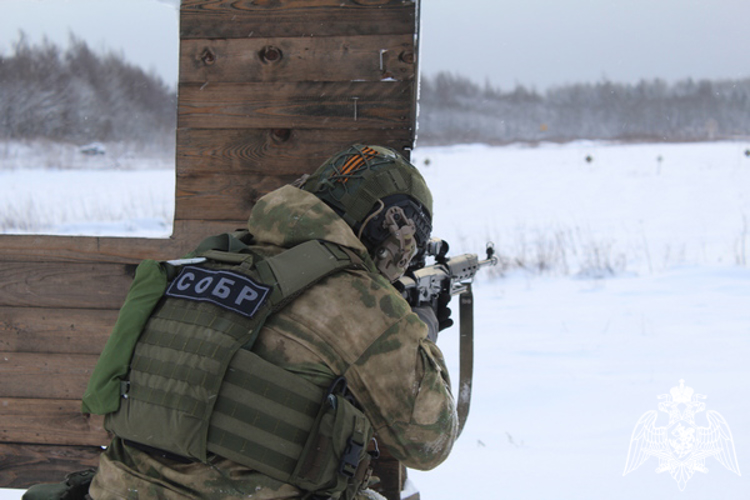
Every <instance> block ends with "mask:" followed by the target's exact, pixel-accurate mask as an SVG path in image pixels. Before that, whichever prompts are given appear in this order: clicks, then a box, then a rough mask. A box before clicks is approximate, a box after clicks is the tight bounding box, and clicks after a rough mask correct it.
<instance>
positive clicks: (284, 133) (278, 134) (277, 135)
mask: <svg viewBox="0 0 750 500" xmlns="http://www.w3.org/2000/svg"><path fill="white" fill-rule="evenodd" d="M291 136H292V131H291V130H290V129H288V128H276V129H273V130H272V131H271V137H272V138H273V140H274V141H276V142H286V141H288V140H289V138H290V137H291Z"/></svg>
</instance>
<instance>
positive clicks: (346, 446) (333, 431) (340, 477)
mask: <svg viewBox="0 0 750 500" xmlns="http://www.w3.org/2000/svg"><path fill="white" fill-rule="evenodd" d="M372 436H373V429H372V426H371V425H370V422H369V421H368V420H367V417H365V415H364V413H362V411H360V410H359V409H358V408H356V407H355V406H354V405H353V404H352V403H350V402H349V401H348V400H347V399H346V398H345V397H343V396H341V395H334V394H330V395H329V396H328V397H327V399H326V401H325V402H324V403H323V404H322V405H321V409H320V413H319V415H318V419H317V422H316V425H315V426H313V429H312V432H311V433H310V436H309V437H308V439H307V442H306V443H305V447H304V449H303V451H302V454H301V456H300V459H299V462H298V463H297V467H296V468H295V470H294V473H293V474H292V476H291V478H290V481H289V482H290V483H291V484H294V485H295V486H297V487H299V488H302V489H304V490H307V491H314V492H315V493H316V494H317V495H322V496H326V495H327V496H331V497H333V498H339V497H340V495H341V494H342V493H343V492H344V490H349V491H354V492H356V491H358V489H359V484H355V485H354V488H352V487H351V486H352V485H353V483H356V482H358V481H359V482H361V480H362V474H358V466H359V464H360V462H361V461H363V460H366V459H369V456H368V455H367V445H368V444H369V442H370V440H371V439H372ZM368 462H369V460H368Z"/></svg>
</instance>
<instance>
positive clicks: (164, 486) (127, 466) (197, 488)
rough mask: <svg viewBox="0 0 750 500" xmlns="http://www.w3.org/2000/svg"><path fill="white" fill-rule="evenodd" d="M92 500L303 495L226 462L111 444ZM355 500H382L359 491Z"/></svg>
mask: <svg viewBox="0 0 750 500" xmlns="http://www.w3.org/2000/svg"><path fill="white" fill-rule="evenodd" d="M89 495H90V496H91V498H92V499H93V500H188V499H189V500H220V499H221V500H233V499H237V500H239V499H243V500H247V499H252V500H286V499H301V498H302V497H303V496H304V492H303V491H301V490H299V489H298V488H295V487H294V486H292V485H290V484H286V483H283V482H281V481H278V480H276V479H272V478H270V477H268V476H266V475H264V474H261V473H260V472H257V471H254V470H252V469H249V468H247V467H245V466H243V465H240V464H238V463H236V462H232V461H231V460H227V459H225V458H221V457H214V459H213V460H211V462H210V463H209V464H202V463H197V462H195V463H187V464H185V463H179V462H175V461H173V460H169V459H166V458H161V457H155V456H152V455H149V454H147V453H144V452H142V451H139V450H136V449H134V448H130V447H127V446H124V445H122V443H121V441H120V440H119V439H115V440H114V441H113V442H112V445H111V446H110V447H109V448H108V449H107V451H106V452H104V453H103V454H102V456H101V458H100V459H99V469H98V470H97V473H96V476H94V480H93V481H92V483H91V487H90V489H89ZM355 499H356V500H385V499H384V498H383V497H382V496H381V495H379V494H378V493H376V492H374V491H372V490H364V491H362V492H360V493H359V494H358V495H357V496H356V497H355Z"/></svg>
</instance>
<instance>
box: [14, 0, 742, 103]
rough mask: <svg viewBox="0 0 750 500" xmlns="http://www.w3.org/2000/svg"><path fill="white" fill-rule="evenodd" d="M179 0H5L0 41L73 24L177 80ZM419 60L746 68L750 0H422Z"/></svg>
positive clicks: (506, 74)
mask: <svg viewBox="0 0 750 500" xmlns="http://www.w3.org/2000/svg"><path fill="white" fill-rule="evenodd" d="M176 5H177V0H0V7H1V8H2V10H1V11H0V12H2V14H1V15H0V51H3V52H5V53H7V52H8V50H9V48H10V43H11V41H12V40H15V39H17V33H18V30H19V29H24V30H25V31H26V32H27V33H28V34H29V35H30V38H31V39H32V40H39V39H41V36H42V34H43V33H46V34H47V36H48V37H49V38H50V39H52V40H54V41H58V42H60V43H64V42H65V41H66V40H67V36H68V35H67V33H68V32H69V31H73V32H74V33H76V34H78V35H79V36H81V37H83V38H85V39H86V40H88V41H89V43H90V45H91V46H92V47H93V48H94V49H100V50H101V49H109V50H122V51H123V52H124V54H125V55H126V57H127V58H128V59H129V60H131V61H133V62H135V63H138V64H140V65H142V66H143V67H145V68H146V69H154V70H156V71H157V72H158V73H159V74H160V75H161V76H162V78H163V79H164V80H165V81H167V82H168V83H170V84H174V83H175V82H176V81H177V54H178V46H179V44H178V13H177V7H176ZM421 9H422V37H421V43H422V45H421V56H422V59H421V69H422V72H423V73H426V74H429V75H432V74H435V73H437V72H438V71H453V72H456V73H459V74H462V75H464V76H468V77H470V78H471V79H473V80H475V81H476V82H478V83H484V82H485V80H489V81H490V82H492V83H493V84H494V85H496V86H500V87H501V88H504V89H508V88H510V87H513V86H515V84H516V83H520V84H523V85H527V86H532V87H535V88H537V89H538V90H544V89H546V88H548V87H550V86H555V85H560V84H565V83H570V82H579V81H599V80H601V79H603V78H607V79H609V80H612V81H621V82H636V81H638V80H640V79H643V78H646V79H653V78H657V77H658V78H663V79H665V80H667V81H670V82H671V81H675V80H677V79H682V78H687V77H692V78H694V79H701V78H744V77H750V65H748V56H747V50H748V47H750V27H749V26H748V24H749V23H750V0H514V1H504V0H462V1H457V0H423V1H422V6H421Z"/></svg>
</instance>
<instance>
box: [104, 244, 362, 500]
mask: <svg viewBox="0 0 750 500" xmlns="http://www.w3.org/2000/svg"><path fill="white" fill-rule="evenodd" d="M229 241H230V244H229V245H221V246H222V247H223V248H227V249H229V250H232V251H223V250H216V249H215V245H214V246H213V248H209V249H208V250H203V251H199V252H198V254H199V257H197V258H190V259H185V260H182V261H172V262H170V263H168V264H166V266H170V268H169V269H168V270H167V273H166V274H167V275H168V276H169V277H170V278H171V280H169V284H168V286H167V288H166V291H165V293H164V295H163V297H162V298H161V300H160V301H159V303H158V305H157V306H156V307H155V308H154V310H153V312H151V314H150V316H149V318H148V321H147V322H146V323H145V326H144V328H143V330H142V332H141V334H140V336H139V337H138V340H137V342H136V343H135V348H134V351H133V354H132V358H131V359H130V365H129V372H128V374H127V377H123V378H122V380H121V381H120V387H121V390H120V393H121V399H120V402H119V408H118V409H117V410H116V411H113V412H111V413H108V414H107V416H106V419H105V427H106V428H107V430H109V431H111V432H113V433H114V434H115V435H116V436H118V437H120V438H123V439H126V440H130V441H133V442H135V443H139V444H142V445H147V446H149V447H153V448H157V449H159V450H164V451H166V452H169V453H172V454H176V455H179V456H182V457H187V458H190V459H193V460H198V461H201V462H204V463H205V462H207V461H208V460H209V456H210V454H211V453H213V454H217V455H220V456H223V457H226V458H229V459H231V460H234V461H236V462H238V463H241V464H243V465H246V466H248V467H251V468H253V469H256V470H258V471H260V472H263V473H265V474H267V475H269V476H271V477H273V478H275V479H279V480H281V481H284V482H288V483H291V484H294V485H295V486H298V487H300V488H302V489H304V490H307V491H314V492H316V493H318V494H324V495H327V496H331V495H333V496H336V497H337V496H339V495H340V494H342V492H343V491H344V490H346V489H347V488H349V490H351V489H352V484H353V483H355V482H356V481H361V480H362V475H363V470H362V463H361V462H368V461H369V456H368V455H367V452H366V448H367V444H368V443H369V441H370V439H371V438H372V434H373V430H372V428H371V425H370V424H369V421H368V420H367V418H366V417H365V416H364V414H363V413H362V412H361V411H360V410H359V409H358V408H356V406H355V405H354V404H352V403H351V402H350V401H349V400H348V399H347V398H346V397H344V394H343V392H342V391H340V390H336V388H332V389H331V390H329V391H326V390H323V389H321V388H320V387H318V386H316V385H314V384H312V383H311V382H309V381H307V380H305V379H304V378H302V377H300V376H298V375H295V374H293V373H291V372H288V371H286V370H284V369H282V368H280V367H278V366H275V365H273V364H271V363H269V362H267V361H265V360H263V359H262V358H260V357H259V356H257V355H256V354H254V353H252V352H251V351H250V349H251V348H252V346H253V343H254V342H255V339H256V338H257V336H258V332H259V330H260V329H261V327H262V325H263V323H264V322H265V320H266V318H267V317H268V316H269V315H270V314H273V313H274V312H276V311H278V310H279V309H281V308H282V307H283V306H284V305H286V304H287V303H289V302H290V301H291V300H293V299H294V298H295V297H296V296H297V295H299V294H300V293H302V292H303V291H305V290H306V289H307V288H309V287H310V286H312V285H313V284H314V283H316V282H317V281H319V280H320V279H322V278H324V277H326V276H329V275H331V274H333V273H335V272H337V271H340V270H342V269H345V268H364V267H366V264H365V263H364V262H362V260H361V259H360V258H359V257H358V256H357V255H356V254H354V253H353V252H351V251H350V250H348V249H345V248H343V247H340V246H338V245H335V244H332V243H328V242H322V241H308V242H306V243H303V244H300V245H298V246H296V247H294V248H291V249H289V250H286V251H284V252H282V253H280V254H278V255H276V256H273V257H269V258H263V257H261V256H258V255H256V254H254V253H252V252H250V251H241V252H237V250H238V249H241V250H246V249H247V247H246V246H244V245H241V246H237V247H236V248H234V247H233V246H232V245H234V244H235V243H236V242H234V241H233V238H230V240H229ZM209 246H210V245H209ZM242 247H244V248H242ZM199 249H201V247H199ZM344 384H345V382H344ZM90 385H91V384H90ZM365 468H366V467H365ZM345 496H349V495H346V494H345Z"/></svg>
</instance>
